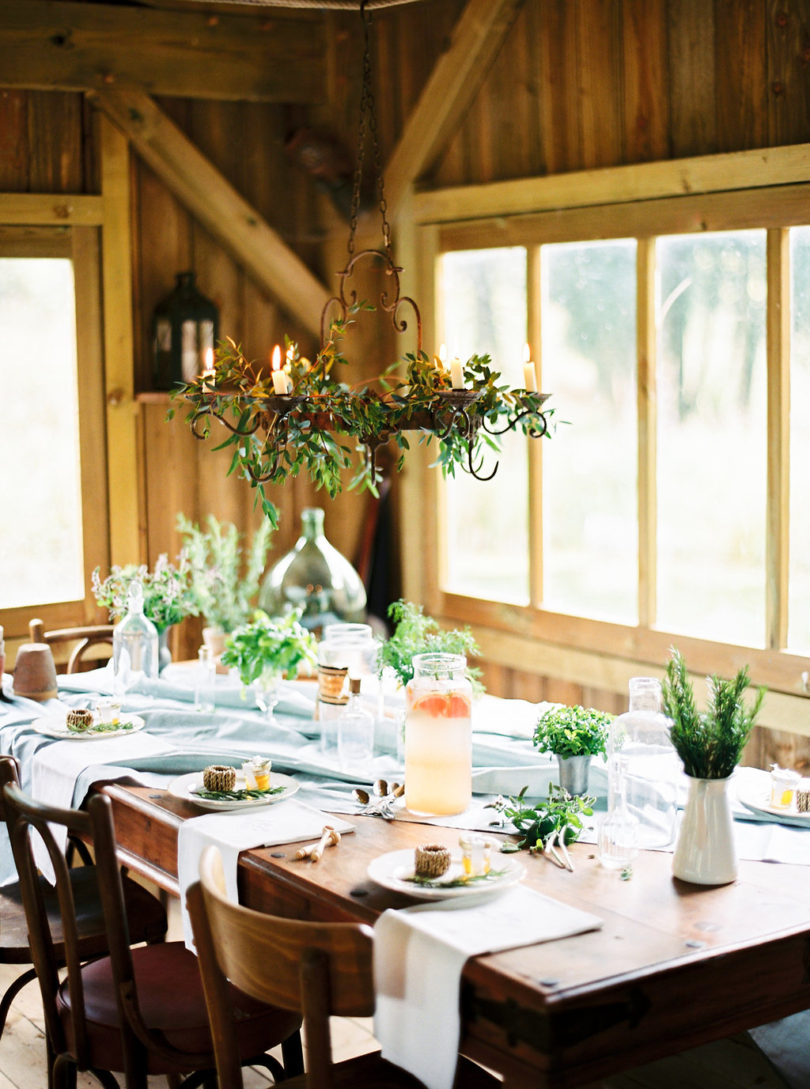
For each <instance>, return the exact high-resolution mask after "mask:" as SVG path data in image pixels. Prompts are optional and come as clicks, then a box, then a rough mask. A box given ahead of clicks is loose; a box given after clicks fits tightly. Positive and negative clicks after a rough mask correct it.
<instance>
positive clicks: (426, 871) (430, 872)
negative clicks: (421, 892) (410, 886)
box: [414, 843, 450, 877]
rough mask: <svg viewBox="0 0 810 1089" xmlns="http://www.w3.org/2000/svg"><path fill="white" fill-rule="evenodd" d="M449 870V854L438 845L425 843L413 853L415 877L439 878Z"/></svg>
mask: <svg viewBox="0 0 810 1089" xmlns="http://www.w3.org/2000/svg"><path fill="white" fill-rule="evenodd" d="M449 869H450V852H449V851H448V850H447V848H446V847H442V846H441V844H438V843H425V844H422V845H421V846H420V847H417V848H416V850H415V851H414V872H415V874H416V876H417V877H441V876H442V874H443V873H447V871H448V870H449Z"/></svg>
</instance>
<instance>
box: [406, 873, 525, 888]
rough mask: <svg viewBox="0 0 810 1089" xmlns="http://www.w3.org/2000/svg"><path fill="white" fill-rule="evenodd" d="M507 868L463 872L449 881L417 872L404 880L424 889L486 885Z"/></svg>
mask: <svg viewBox="0 0 810 1089" xmlns="http://www.w3.org/2000/svg"><path fill="white" fill-rule="evenodd" d="M506 872H507V871H506V870H487V872H486V873H476V874H463V875H462V876H461V877H452V878H450V880H449V881H443V880H442V879H441V878H435V877H422V876H421V875H420V874H418V873H415V874H412V875H411V876H410V877H403V878H402V880H403V881H410V882H411V883H412V884H414V885H420V886H421V887H422V888H423V889H463V888H474V887H476V886H480V885H486V884H487V882H489V881H497V880H498V879H499V878H501V877H503V875H504V874H505V873H506Z"/></svg>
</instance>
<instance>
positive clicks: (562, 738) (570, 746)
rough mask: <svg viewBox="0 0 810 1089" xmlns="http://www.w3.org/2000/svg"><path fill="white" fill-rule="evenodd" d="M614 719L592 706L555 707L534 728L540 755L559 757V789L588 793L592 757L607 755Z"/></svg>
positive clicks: (542, 716)
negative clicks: (545, 753)
mask: <svg viewBox="0 0 810 1089" xmlns="http://www.w3.org/2000/svg"><path fill="white" fill-rule="evenodd" d="M612 720H613V716H612V715H609V714H607V712H605V711H597V710H595V709H594V708H593V707H580V706H574V707H552V708H551V709H550V710H548V711H545V712H544V713H543V714H542V715H541V716H540V718H539V719H538V721H537V725H536V726H535V728H534V744H535V746H536V747H537V748H538V749H539V750H540V752H550V753H553V754H554V755H555V756H556V757H557V762H558V763H559V767H560V786H561V787H562V788H563V789H564V790H567V791H568V793H569V794H585V793H586V792H587V790H588V769H589V767H590V763H591V757H592V756H600V755H601V756H604V754H605V746H606V744H607V736H608V730H609V728H610V723H611V722H612Z"/></svg>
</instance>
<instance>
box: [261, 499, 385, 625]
mask: <svg viewBox="0 0 810 1089" xmlns="http://www.w3.org/2000/svg"><path fill="white" fill-rule="evenodd" d="M259 604H260V605H261V607H262V608H263V609H264V611H265V612H266V613H268V614H269V615H270V616H280V615H281V614H282V613H284V612H286V611H287V610H288V609H291V608H292V609H295V608H298V607H299V606H301V607H303V610H304V612H303V615H302V617H301V623H302V624H303V625H304V627H305V628H309V630H310V631H314V632H315V633H316V634H318V635H320V633H321V632H322V631H323V630H324V629H325V628H326V626H327V624H333V623H335V622H337V621H351V622H357V621H362V620H365V617H366V591H365V587H364V586H363V581H362V579H361V578H360V576H359V575H358V574H357V572H356V571H355V569H354V568H353V567H352V565H351V564H350V563H349V561H348V560H347V559H346V557H345V556H342V555H341V554H340V552H338V550H337V549H336V548H334V547H333V546H332V545H331V544H330V543H329V541H327V539H326V537H325V536H324V532H323V510H322V508H321V507H308V508H307V509H306V510H303V511H302V512H301V536H300V537H299V538H298V540H297V541H296V543H295V546H294V547H293V548H292V549H291V551H289V552H288V553H287V554H286V556H282V557H281V559H280V560H279V561H278V563H276V564H274V565H273V567H271V568H270V570H269V571H268V573H267V574H266V575H265V578H264V581H263V583H262V589H261V593H260V595H259Z"/></svg>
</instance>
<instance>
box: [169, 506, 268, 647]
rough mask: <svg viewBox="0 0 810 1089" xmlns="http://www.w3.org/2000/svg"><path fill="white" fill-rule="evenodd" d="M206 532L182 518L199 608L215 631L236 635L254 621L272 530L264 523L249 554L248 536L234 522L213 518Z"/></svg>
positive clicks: (179, 517)
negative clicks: (245, 625)
mask: <svg viewBox="0 0 810 1089" xmlns="http://www.w3.org/2000/svg"><path fill="white" fill-rule="evenodd" d="M206 527H207V528H205V529H204V528H202V526H199V525H197V524H196V523H195V522H192V521H190V520H189V519H188V518H186V516H185V515H184V514H178V515H177V529H178V531H179V533H180V534H181V536H182V539H183V552H184V553H185V555H186V557H187V559H188V565H189V567H190V569H191V585H192V589H193V591H194V595H195V597H196V599H197V608H198V610H199V612H200V613H202V615H203V616H204V617H205V618H206V620H207V621H208V623H209V624H210V625H211V626H212V627H218V628H221V629H222V630H223V631H224V632H232V631H233V630H234V629H235V628H238V627H239V625H240V624H244V623H245V622H246V621H247V620H248V619H249V618H250V615H251V611H252V609H253V607H254V602H255V598H256V596H257V594H258V592H259V581H260V579H261V577H262V574H263V572H264V567H265V563H266V562H267V553H268V550H269V548H270V537H271V536H272V533H273V527H272V526H271V525H270V523H269V521H267V519H262V524H261V525H260V527H259V528H258V529H257V530H256V532H255V533H254V534H253V538H252V540H251V543H250V547H249V548H248V549H243V548H242V540H243V535H242V534H241V533H240V532H239V530H238V529H237V527H236V526H235V525H234V524H233V523H232V522H220V521H218V520H217V519H216V518H215V517H214V515H213V514H209V515H208V518H207V519H206Z"/></svg>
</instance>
